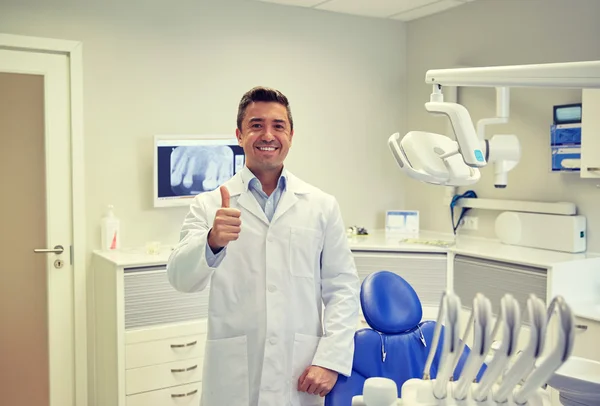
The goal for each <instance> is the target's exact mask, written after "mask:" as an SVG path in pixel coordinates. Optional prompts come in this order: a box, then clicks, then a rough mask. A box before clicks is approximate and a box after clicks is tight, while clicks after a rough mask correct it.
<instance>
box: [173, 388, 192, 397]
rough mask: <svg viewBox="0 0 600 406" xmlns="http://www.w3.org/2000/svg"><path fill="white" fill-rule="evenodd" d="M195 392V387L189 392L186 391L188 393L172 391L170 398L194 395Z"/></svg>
mask: <svg viewBox="0 0 600 406" xmlns="http://www.w3.org/2000/svg"><path fill="white" fill-rule="evenodd" d="M196 393H198V389H195V390H193V391H191V392H188V393H172V394H171V397H172V398H185V397H188V396H192V395H195V394H196Z"/></svg>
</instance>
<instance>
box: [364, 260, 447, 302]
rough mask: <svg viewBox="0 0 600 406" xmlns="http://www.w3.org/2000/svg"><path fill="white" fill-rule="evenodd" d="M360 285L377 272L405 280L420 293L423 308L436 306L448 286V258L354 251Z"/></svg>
mask: <svg viewBox="0 0 600 406" xmlns="http://www.w3.org/2000/svg"><path fill="white" fill-rule="evenodd" d="M353 254H354V261H355V263H356V268H357V270H358V275H359V277H360V281H361V283H362V281H363V280H364V279H365V278H366V277H367V276H368V275H369V274H371V273H373V272H377V271H390V272H393V273H395V274H398V275H400V276H402V277H403V278H404V279H405V280H406V281H407V282H408V283H410V284H411V286H412V287H413V288H414V289H415V291H416V292H417V295H418V296H419V299H420V300H421V303H422V304H423V306H437V305H438V304H439V302H440V298H441V297H442V293H443V292H444V290H445V289H446V285H447V273H448V260H447V256H446V254H438V253H411V252H375V251H353Z"/></svg>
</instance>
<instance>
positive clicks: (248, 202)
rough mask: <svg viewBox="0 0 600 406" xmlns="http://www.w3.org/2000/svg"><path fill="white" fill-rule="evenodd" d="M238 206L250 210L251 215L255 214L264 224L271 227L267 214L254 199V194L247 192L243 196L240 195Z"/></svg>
mask: <svg viewBox="0 0 600 406" xmlns="http://www.w3.org/2000/svg"><path fill="white" fill-rule="evenodd" d="M238 204H239V205H240V206H242V207H243V208H244V209H246V210H248V211H249V212H250V213H252V214H254V215H255V216H256V217H258V219H259V220H261V221H262V222H263V223H265V224H266V225H269V219H267V216H266V215H265V212H264V211H262V209H261V208H260V205H259V204H258V202H257V201H256V199H255V198H254V196H252V193H251V192H250V191H248V190H246V191H244V192H242V194H240V198H239V199H238ZM242 218H243V217H242ZM242 221H243V220H242Z"/></svg>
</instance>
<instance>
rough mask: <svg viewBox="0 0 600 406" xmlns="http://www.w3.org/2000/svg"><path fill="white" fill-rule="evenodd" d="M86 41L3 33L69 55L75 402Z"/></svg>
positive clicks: (82, 321)
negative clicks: (84, 54) (84, 45)
mask: <svg viewBox="0 0 600 406" xmlns="http://www.w3.org/2000/svg"><path fill="white" fill-rule="evenodd" d="M82 48H83V45H82V43H81V42H79V41H70V40H62V39H52V38H41V37H30V36H22V35H12V34H3V33H0V49H8V50H16V51H26V52H51V53H56V54H62V55H66V56H67V57H68V58H69V69H70V72H69V84H70V89H69V96H70V109H71V178H72V185H71V187H72V190H71V204H72V207H73V212H72V215H73V219H72V220H73V222H72V224H73V230H72V231H73V249H72V255H73V303H74V307H75V308H74V309H73V312H74V313H73V322H74V334H75V337H74V342H75V348H74V357H75V382H74V390H75V403H76V405H82V406H83V405H87V404H88V369H87V366H88V362H87V357H88V354H87V274H86V218H85V189H84V185H85V174H84V152H85V151H84V147H83V49H82Z"/></svg>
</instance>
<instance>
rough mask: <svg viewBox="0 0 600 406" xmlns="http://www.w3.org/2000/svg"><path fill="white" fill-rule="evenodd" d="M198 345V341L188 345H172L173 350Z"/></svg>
mask: <svg viewBox="0 0 600 406" xmlns="http://www.w3.org/2000/svg"><path fill="white" fill-rule="evenodd" d="M196 344H198V340H196V341H192V342H191V343H187V344H171V348H184V347H191V346H192V345H196Z"/></svg>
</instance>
